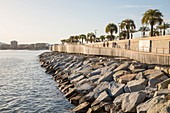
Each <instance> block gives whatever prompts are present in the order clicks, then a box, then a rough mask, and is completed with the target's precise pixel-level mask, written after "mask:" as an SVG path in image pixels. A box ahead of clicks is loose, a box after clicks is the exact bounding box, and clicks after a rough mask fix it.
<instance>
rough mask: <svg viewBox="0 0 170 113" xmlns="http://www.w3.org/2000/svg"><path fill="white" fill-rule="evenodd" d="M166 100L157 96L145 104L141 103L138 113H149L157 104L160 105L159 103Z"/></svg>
mask: <svg viewBox="0 0 170 113" xmlns="http://www.w3.org/2000/svg"><path fill="white" fill-rule="evenodd" d="M164 100H165V99H164V98H163V97H161V96H157V97H154V98H151V99H149V100H147V101H146V102H144V103H141V104H139V105H138V106H137V113H147V111H148V110H149V109H150V108H151V107H153V106H154V105H155V104H157V103H159V101H164Z"/></svg>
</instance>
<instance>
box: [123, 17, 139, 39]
mask: <svg viewBox="0 0 170 113" xmlns="http://www.w3.org/2000/svg"><path fill="white" fill-rule="evenodd" d="M120 28H121V29H124V30H126V31H127V39H129V38H130V32H131V31H133V30H135V29H136V26H135V23H134V21H133V20H132V19H125V20H123V21H122V22H121V24H120ZM131 38H132V37H131Z"/></svg>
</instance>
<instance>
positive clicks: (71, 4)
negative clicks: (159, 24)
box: [0, 0, 170, 44]
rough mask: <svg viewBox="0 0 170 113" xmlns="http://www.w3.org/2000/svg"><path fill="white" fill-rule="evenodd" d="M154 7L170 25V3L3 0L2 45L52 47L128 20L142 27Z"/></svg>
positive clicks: (0, 15) (148, 0) (156, 0)
mask: <svg viewBox="0 0 170 113" xmlns="http://www.w3.org/2000/svg"><path fill="white" fill-rule="evenodd" d="M151 8H152V9H159V10H160V11H161V12H162V13H163V15H164V19H165V21H166V22H169V23H170V0H0V42H5V43H9V42H10V41H11V40H18V42H19V43H36V42H47V43H52V44H53V43H59V42H60V40H61V39H63V38H69V36H70V35H79V34H82V33H84V34H87V33H88V32H94V30H97V35H98V36H99V35H102V34H104V35H105V27H106V25H107V24H108V23H112V22H113V23H115V24H118V23H120V22H121V21H122V20H123V19H127V18H129V19H133V20H134V21H135V24H136V26H137V28H139V27H140V26H141V18H142V14H143V13H144V12H145V11H146V10H148V9H151ZM136 36H139V35H136Z"/></svg>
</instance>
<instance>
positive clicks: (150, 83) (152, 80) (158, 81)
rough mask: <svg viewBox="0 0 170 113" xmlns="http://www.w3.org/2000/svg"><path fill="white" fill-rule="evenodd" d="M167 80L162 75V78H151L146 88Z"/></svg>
mask: <svg viewBox="0 0 170 113" xmlns="http://www.w3.org/2000/svg"><path fill="white" fill-rule="evenodd" d="M166 79H168V77H167V76H166V75H162V76H159V77H155V78H154V77H153V78H150V79H149V81H148V86H149V87H156V84H158V83H160V82H162V81H164V80H166Z"/></svg>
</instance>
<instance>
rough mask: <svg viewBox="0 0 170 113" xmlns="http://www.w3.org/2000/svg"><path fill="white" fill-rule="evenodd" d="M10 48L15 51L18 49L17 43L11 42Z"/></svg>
mask: <svg viewBox="0 0 170 113" xmlns="http://www.w3.org/2000/svg"><path fill="white" fill-rule="evenodd" d="M11 48H12V49H17V48H18V42H17V41H15V40H13V41H11Z"/></svg>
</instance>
